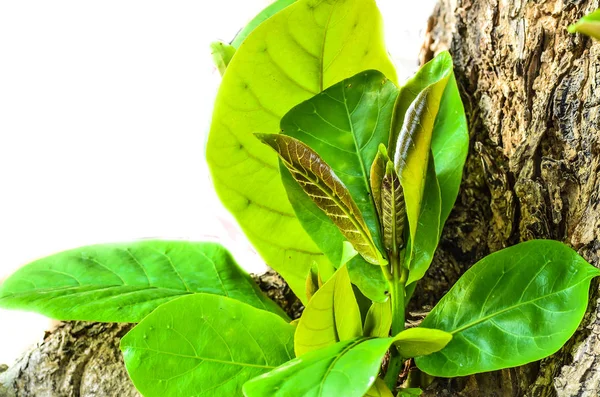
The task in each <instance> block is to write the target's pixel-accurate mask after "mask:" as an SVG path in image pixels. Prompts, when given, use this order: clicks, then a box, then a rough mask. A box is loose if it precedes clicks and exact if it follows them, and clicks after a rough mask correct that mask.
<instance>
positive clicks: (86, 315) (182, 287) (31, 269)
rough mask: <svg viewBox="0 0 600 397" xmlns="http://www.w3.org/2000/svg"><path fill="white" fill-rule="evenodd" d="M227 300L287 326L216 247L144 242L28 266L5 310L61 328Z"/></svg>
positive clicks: (7, 289)
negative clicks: (184, 302)
mask: <svg viewBox="0 0 600 397" xmlns="http://www.w3.org/2000/svg"><path fill="white" fill-rule="evenodd" d="M200 292H204V293H210V294H216V295H225V296H229V297H231V298H234V299H238V300H241V301H244V302H246V303H248V304H249V305H252V306H254V307H257V308H259V309H264V310H270V311H273V312H275V313H278V314H280V315H282V316H283V317H285V318H287V316H285V314H284V313H283V311H282V310H281V309H280V308H278V307H277V306H276V305H275V303H273V302H272V301H271V300H270V299H268V298H267V297H266V296H265V295H264V294H263V293H262V292H261V291H260V290H259V289H258V287H257V286H256V284H255V283H254V282H253V281H252V279H251V278H250V276H248V274H247V273H246V272H244V271H243V270H242V269H241V268H240V267H239V266H238V264H237V263H236V262H235V260H234V259H233V257H232V256H231V254H230V253H229V252H228V251H227V250H226V249H225V248H223V247H222V246H221V245H219V244H215V243H198V242H187V241H160V240H146V241H137V242H130V243H118V244H101V245H91V246H87V247H82V248H77V249H73V250H69V251H65V252H61V253H58V254H55V255H51V256H48V257H46V258H43V259H40V260H37V261H35V262H32V263H30V264H29V265H26V266H24V267H23V268H21V269H20V270H18V271H17V272H16V273H15V274H13V275H12V276H11V277H9V278H8V279H7V280H6V281H5V282H4V284H2V286H1V287H0V306H1V307H4V308H9V309H21V310H30V311H35V312H38V313H41V314H44V315H46V316H48V317H52V318H56V319H59V320H84V321H106V322H138V321H140V320H141V319H143V318H144V317H145V316H146V315H147V314H149V313H150V312H151V311H152V310H154V309H156V308H157V307H158V306H160V305H161V304H163V303H165V302H168V301H170V300H172V299H175V298H179V297H181V296H183V295H189V294H195V293H200Z"/></svg>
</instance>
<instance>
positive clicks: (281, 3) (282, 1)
mask: <svg viewBox="0 0 600 397" xmlns="http://www.w3.org/2000/svg"><path fill="white" fill-rule="evenodd" d="M295 2H296V0H276V1H274V2H273V3H271V4H269V5H268V6H267V7H266V8H265V9H263V10H262V11H261V12H259V13H258V14H257V15H256V16H255V17H254V18H253V19H252V20H251V21H250V22H248V24H247V25H246V26H245V27H244V28H243V29H242V30H240V32H239V33H238V34H237V35H236V36H235V38H234V39H233V41H232V42H231V45H232V46H233V47H235V48H239V47H240V45H242V43H243V42H244V40H246V38H247V37H248V35H250V33H252V31H253V30H254V29H256V28H257V27H258V26H259V25H260V24H261V23H263V22H264V21H266V20H267V19H269V18H271V17H272V16H273V15H275V14H277V13H278V12H279V11H281V10H283V9H284V8H285V7H287V6H289V5H291V4H293V3H295Z"/></svg>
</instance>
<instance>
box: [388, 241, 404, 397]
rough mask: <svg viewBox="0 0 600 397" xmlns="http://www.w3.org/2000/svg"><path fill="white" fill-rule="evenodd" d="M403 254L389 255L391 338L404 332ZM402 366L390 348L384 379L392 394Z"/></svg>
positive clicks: (397, 356)
mask: <svg viewBox="0 0 600 397" xmlns="http://www.w3.org/2000/svg"><path fill="white" fill-rule="evenodd" d="M403 254H404V251H402V252H401V253H400V254H398V253H397V252H396V253H391V255H390V267H391V280H389V279H388V282H389V284H390V299H391V300H392V336H396V335H398V334H399V333H400V332H402V331H403V330H404V322H405V314H404V313H405V304H404V297H405V294H406V280H407V278H408V271H407V269H405V268H404V267H403V266H401V263H402V260H401V259H403V258H401V257H402V256H403ZM384 273H385V271H384ZM388 273H389V270H388ZM403 365H404V359H403V358H402V356H400V354H399V353H398V350H396V348H395V347H394V346H392V347H391V349H390V363H389V365H388V369H387V372H386V374H385V378H384V380H385V383H386V384H387V386H388V387H389V388H390V390H392V392H393V391H394V390H396V384H397V383H398V377H399V375H400V371H401V370H402V366H403Z"/></svg>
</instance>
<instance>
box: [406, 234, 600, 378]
mask: <svg viewBox="0 0 600 397" xmlns="http://www.w3.org/2000/svg"><path fill="white" fill-rule="evenodd" d="M598 275H600V270H598V269H596V268H595V267H593V266H591V265H589V264H588V263H587V262H586V261H585V260H584V259H583V258H581V257H580V256H579V255H578V254H577V253H576V252H575V251H573V250H572V249H571V248H569V247H567V246H566V245H564V244H562V243H559V242H557V241H550V240H533V241H529V242H526V243H521V244H518V245H516V246H514V247H511V248H507V249H504V250H502V251H499V252H496V253H494V254H491V255H489V256H488V257H486V258H484V259H483V260H481V261H479V262H478V263H477V264H475V265H474V266H473V267H472V268H471V269H469V270H468V271H467V272H466V273H465V274H464V275H463V276H462V277H461V278H460V279H459V280H458V282H457V283H456V284H455V285H454V287H452V289H451V290H450V292H448V294H446V295H445V296H444V297H443V298H442V300H441V301H440V302H439V303H438V304H437V306H436V307H435V308H434V309H433V310H432V311H431V313H430V314H429V315H428V316H427V317H426V318H425V320H424V321H423V323H422V326H423V327H428V328H436V329H440V330H444V331H447V332H449V333H451V334H452V335H453V339H452V341H451V342H450V343H449V344H448V345H447V346H446V347H445V348H444V349H443V350H441V351H440V352H438V353H434V354H431V355H429V356H424V357H418V358H417V359H416V364H417V366H418V367H419V368H420V369H421V370H422V371H424V372H426V373H428V374H430V375H433V376H442V377H454V376H464V375H470V374H474V373H478V372H486V371H494V370H497V369H501V368H509V367H515V366H518V365H523V364H526V363H529V362H532V361H536V360H539V359H541V358H544V357H546V356H549V355H550V354H552V353H554V352H556V351H557V350H558V349H560V347H561V346H562V345H563V344H564V343H565V342H566V341H567V340H568V339H569V338H570V337H571V336H572V335H573V333H574V332H575V330H576V329H577V327H578V325H579V323H580V322H581V319H582V318H583V315H584V313H585V310H586V306H587V302H588V289H589V286H590V280H591V279H592V278H593V277H595V276H598Z"/></svg>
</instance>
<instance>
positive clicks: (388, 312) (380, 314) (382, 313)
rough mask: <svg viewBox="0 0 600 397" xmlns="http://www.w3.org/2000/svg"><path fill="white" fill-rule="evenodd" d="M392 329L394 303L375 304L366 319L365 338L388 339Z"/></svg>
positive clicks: (389, 301) (389, 300)
mask: <svg viewBox="0 0 600 397" xmlns="http://www.w3.org/2000/svg"><path fill="white" fill-rule="evenodd" d="M391 327H392V301H391V299H388V300H387V301H385V302H382V303H378V302H373V304H372V305H371V307H370V308H369V311H368V312H367V318H366V319H365V331H364V335H365V336H374V337H378V338H387V337H388V336H389V335H390V328H391Z"/></svg>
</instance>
